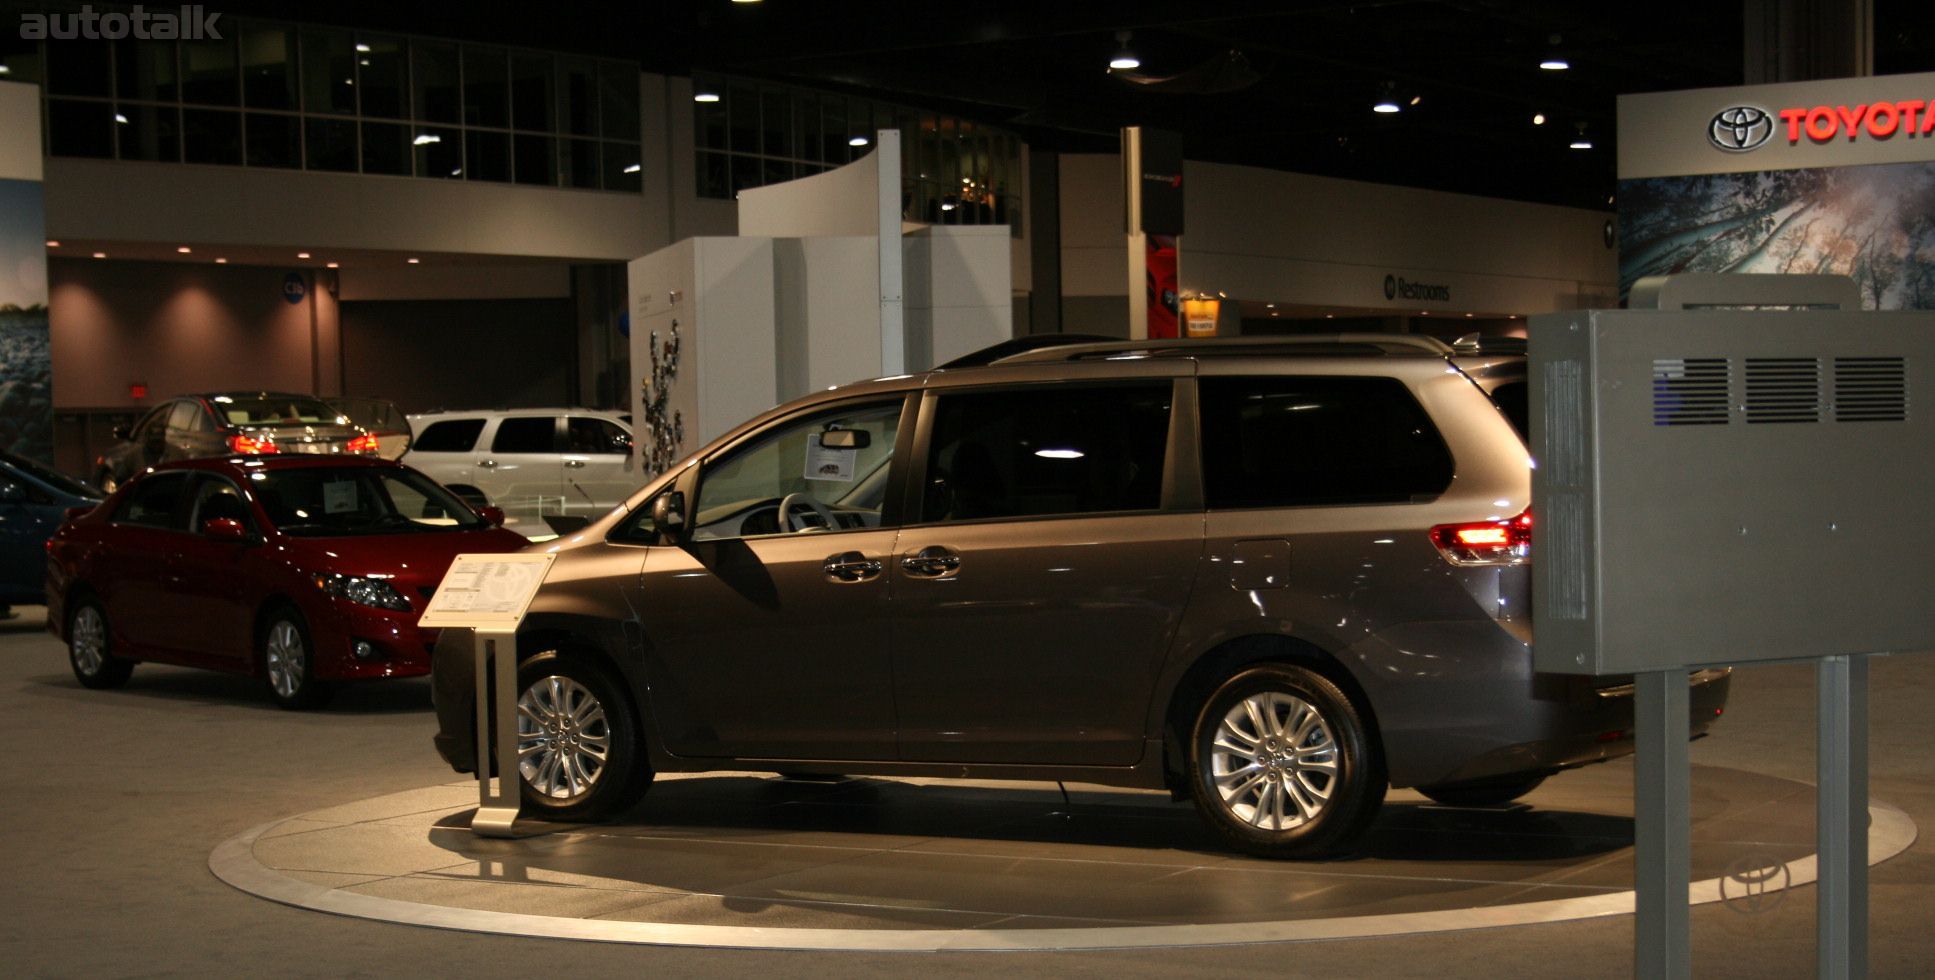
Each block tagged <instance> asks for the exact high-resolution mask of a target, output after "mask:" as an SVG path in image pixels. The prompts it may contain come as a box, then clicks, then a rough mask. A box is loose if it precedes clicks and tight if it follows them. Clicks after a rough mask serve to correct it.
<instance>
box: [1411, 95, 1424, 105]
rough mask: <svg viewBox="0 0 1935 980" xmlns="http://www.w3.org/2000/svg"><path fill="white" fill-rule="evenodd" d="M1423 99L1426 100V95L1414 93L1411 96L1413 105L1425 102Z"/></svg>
mask: <svg viewBox="0 0 1935 980" xmlns="http://www.w3.org/2000/svg"><path fill="white" fill-rule="evenodd" d="M1423 101H1424V96H1422V95H1414V96H1411V104H1412V105H1417V104H1418V103H1420V102H1423Z"/></svg>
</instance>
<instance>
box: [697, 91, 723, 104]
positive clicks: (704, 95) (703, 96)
mask: <svg viewBox="0 0 1935 980" xmlns="http://www.w3.org/2000/svg"><path fill="white" fill-rule="evenodd" d="M692 101H694V102H717V101H719V93H717V92H694V93H692Z"/></svg>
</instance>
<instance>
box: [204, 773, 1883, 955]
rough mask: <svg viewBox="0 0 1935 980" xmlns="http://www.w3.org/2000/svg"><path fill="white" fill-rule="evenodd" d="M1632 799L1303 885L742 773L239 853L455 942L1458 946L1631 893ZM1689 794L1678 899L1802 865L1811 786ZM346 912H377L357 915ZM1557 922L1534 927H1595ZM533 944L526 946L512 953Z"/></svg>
mask: <svg viewBox="0 0 1935 980" xmlns="http://www.w3.org/2000/svg"><path fill="white" fill-rule="evenodd" d="M1631 778H1632V777H1631V770H1630V768H1629V766H1628V765H1626V764H1623V763H1614V764H1611V765H1607V766H1601V767H1596V768H1594V769H1589V770H1586V771H1582V772H1578V773H1571V774H1568V775H1567V776H1566V777H1564V778H1562V779H1557V780H1553V781H1552V782H1550V783H1548V784H1547V785H1546V786H1545V787H1543V788H1541V789H1539V790H1537V791H1535V792H1534V793H1533V794H1531V796H1529V797H1527V799H1526V800H1525V801H1524V802H1522V803H1520V804H1515V805H1513V806H1510V807H1504V808H1496V809H1456V808H1448V807H1440V806H1435V805H1432V804H1430V803H1428V802H1426V801H1424V800H1423V799H1422V798H1420V797H1417V796H1415V795H1413V794H1409V793H1403V792H1398V793H1394V794H1393V795H1392V797H1391V799H1390V800H1389V801H1388V802H1387V804H1386V806H1385V809H1384V812H1383V813H1382V815H1381V816H1380V818H1379V819H1378V821H1377V823H1376V825H1375V826H1374V827H1373V829H1372V831H1371V833H1370V834H1369V835H1368V836H1367V837H1366V838H1365V839H1364V841H1363V843H1362V846H1361V847H1360V848H1359V849H1358V851H1357V853H1356V854H1354V855H1352V856H1349V857H1343V858H1338V859H1334V860H1329V861H1319V862H1273V861H1265V860H1258V859H1253V858H1248V857H1245V856H1242V855H1239V854H1235V853H1232V852H1230V851H1228V850H1227V849H1225V848H1223V847H1222V846H1220V845H1219V844H1218V843H1217V842H1216V840H1215V838H1214V837H1213V836H1212V835H1211V834H1210V833H1209V832H1208V831H1207V830H1206V829H1205V828H1204V827H1203V826H1202V825H1201V824H1200V823H1199V822H1198V820H1197V818H1196V815H1195V813H1194V811H1193V810H1192V809H1191V808H1190V807H1188V806H1187V805H1184V804H1177V803H1172V802H1170V801H1169V800H1168V799H1167V797H1166V796H1165V795H1162V794H1151V793H1137V792H1128V791H1121V790H1113V789H1107V788H1102V787H1084V786H1077V787H1072V788H1071V789H1070V791H1069V792H1070V795H1069V797H1068V798H1067V799H1066V800H1065V799H1064V797H1063V795H1062V793H1061V792H1060V791H1059V790H1058V789H1057V788H1056V787H1055V785H1054V784H1052V783H1047V784H1016V783H970V782H947V781H925V780H908V781H896V780H886V779H850V780H846V781H842V782H837V783H816V782H794V781H789V780H784V779H780V778H778V777H776V776H771V775H766V774H751V773H738V774H718V775H707V776H684V777H668V778H661V779H660V780H659V781H658V782H657V783H656V784H654V786H653V787H652V791H651V792H650V794H648V796H647V798H646V801H645V802H644V803H643V804H641V805H640V807H639V808H638V809H637V810H635V811H634V812H633V813H632V814H630V815H629V816H628V818H627V820H626V821H624V822H621V823H614V824H609V825H601V826H576V825H574V826H556V827H550V828H543V829H548V830H549V831H550V832H548V833H542V834H539V835H537V836H532V837H527V838H523V839H519V840H490V839H484V838H479V837H476V836H474V835H472V834H471V833H470V832H469V830H468V820H469V814H470V811H471V809H472V808H473V807H474V805H475V796H474V794H475V786H474V784H473V783H470V782H468V781H463V782H455V783H450V784H446V785H442V786H436V787H430V788H426V789H421V790H411V791H406V792H402V793H396V794H392V795H389V796H385V797H379V798H376V799H372V800H365V801H359V802H353V803H349V804H345V805H341V806H335V807H330V808H327V809H324V810H317V811H312V812H310V813H307V814H302V815H300V816H295V817H292V818H291V819H289V820H285V821H282V822H280V823H277V824H275V825H272V826H270V827H269V828H267V829H266V830H263V831H261V832H260V833H259V834H256V835H255V836H254V837H253V838H252V839H251V840H249V841H247V842H245V843H246V845H247V854H248V856H249V857H251V858H252V859H253V861H254V862H255V863H256V864H257V865H259V868H258V869H257V871H259V872H260V873H261V875H262V876H263V880H267V881H271V882H273V879H275V878H277V877H279V878H282V879H287V880H294V881H297V882H302V883H305V884H307V885H311V886H320V887H321V888H322V889H326V890H327V894H326V902H303V901H300V900H299V901H298V904H311V905H314V906H316V907H322V906H323V905H324V904H326V905H327V906H328V907H330V908H331V909H332V910H334V911H350V912H351V913H352V914H368V915H371V916H372V917H378V918H396V919H401V920H402V921H412V918H413V916H414V915H415V913H411V912H409V911H408V910H409V909H413V908H415V909H422V908H424V907H429V908H431V909H434V910H436V914H435V918H436V919H437V921H439V922H441V923H443V924H451V923H452V922H462V921H464V920H463V917H462V916H461V915H458V916H455V917H454V918H453V917H452V916H451V915H450V914H449V910H469V911H474V912H480V913H513V914H515V915H518V916H524V917H544V918H546V919H549V920H554V921H556V922H558V923H573V924H572V925H570V926H569V927H567V928H565V929H563V930H561V931H560V932H559V933H558V934H582V933H583V932H584V931H585V930H586V929H587V928H588V927H589V924H588V923H586V922H585V921H584V920H590V921H591V922H592V923H596V922H609V923H656V924H661V925H665V926H701V927H721V926H723V927H742V928H744V927H752V928H755V929H760V930H775V929H776V930H829V931H833V932H836V933H838V932H851V933H852V934H854V935H859V934H860V932H861V931H865V932H867V933H872V934H878V933H880V932H881V931H893V930H907V931H913V930H919V931H922V932H923V934H930V935H931V934H933V931H936V930H940V931H954V932H959V931H962V930H967V931H977V930H980V931H990V932H991V933H994V932H998V933H1015V932H1016V931H1026V930H1050V931H1053V934H1054V935H1056V936H1063V935H1068V934H1069V933H1068V932H1067V931H1068V930H1083V929H1098V930H1120V929H1124V928H1138V927H1140V928H1147V927H1169V928H1167V929H1166V932H1167V933H1170V934H1174V935H1176V936H1178V937H1179V939H1186V937H1187V935H1188V933H1187V932H1186V931H1178V930H1177V929H1175V928H1174V927H1189V926H1200V927H1211V928H1213V927H1228V926H1232V925H1239V924H1245V923H1274V924H1277V925H1279V926H1282V925H1283V924H1285V923H1297V922H1316V921H1323V922H1332V921H1334V920H1341V919H1354V918H1361V917H1371V916H1406V915H1411V916H1414V915H1417V914H1420V913H1428V914H1432V915H1436V916H1438V918H1437V919H1433V920H1432V921H1433V922H1435V923H1436V925H1435V926H1434V928H1456V927H1459V926H1458V925H1457V923H1458V922H1459V921H1462V920H1458V919H1457V918H1456V916H1459V915H1467V916H1471V919H1470V921H1469V922H1468V923H1467V924H1468V925H1476V924H1485V923H1487V922H1489V921H1493V918H1492V917H1491V913H1495V912H1497V911H1499V910H1500V909H1501V908H1503V907H1506V906H1518V905H1522V904H1524V903H1550V902H1553V901H1554V900H1561V899H1578V898H1609V897H1616V896H1620V895H1621V894H1622V893H1626V892H1628V891H1630V889H1631V888H1632V859H1631V841H1632V831H1633V822H1632V816H1631V813H1630V811H1629V810H1626V809H1622V808H1621V807H1622V806H1623V805H1624V804H1622V803H1621V802H1620V801H1621V798H1622V796H1625V795H1626V794H1627V793H1628V792H1629V789H1628V788H1629V787H1630V785H1631ZM1694 785H1695V787H1696V790H1695V798H1694V806H1693V821H1694V823H1693V840H1694V849H1693V869H1692V870H1693V877H1694V879H1695V880H1699V879H1707V878H1724V877H1725V876H1727V875H1729V874H1733V875H1746V874H1750V873H1752V872H1755V871H1757V870H1758V869H1763V868H1785V867H1787V866H1788V865H1790V864H1792V863H1794V862H1796V861H1801V860H1803V859H1805V858H1807V856H1808V855H1809V854H1810V853H1811V852H1812V850H1813V845H1812V835H1813V824H1812V818H1813V795H1812V790H1811V788H1810V787H1807V786H1805V785H1802V784H1799V783H1795V782H1790V781H1787V780H1783V779H1779V778H1775V777H1772V776H1764V775H1756V774H1753V773H1748V772H1743V771H1739V770H1733V769H1721V768H1712V767H1700V768H1698V769H1697V771H1696V774H1695V779H1694ZM533 826H541V825H533ZM1904 846H1905V845H1904ZM218 854H219V852H218ZM217 871H218V873H221V871H222V869H221V868H220V867H218V868H217ZM225 877H227V875H225ZM230 880H232V881H237V883H238V884H241V885H242V886H243V887H244V888H245V889H249V890H257V889H254V888H251V886H250V885H249V884H248V883H247V882H245V881H239V880H237V879H235V878H231V879H230ZM261 891H262V893H265V894H272V893H274V892H275V891H276V886H274V885H273V883H272V884H271V886H270V887H268V888H265V889H261ZM278 897H284V899H285V900H288V899H287V897H286V896H278ZM358 898H376V899H387V900H390V901H389V902H378V903H369V906H368V908H367V909H364V908H363V906H362V905H361V904H359V903H358V902H357V901H356V900H355V899H358ZM398 903H401V904H398ZM1572 904H1573V905H1577V906H1579V908H1578V909H1577V911H1576V913H1575V912H1573V911H1563V910H1562V911H1555V912H1554V913H1552V915H1553V917H1559V918H1563V917H1568V916H1572V915H1575V914H1576V915H1598V914H1606V909H1607V908H1609V906H1608V905H1606V904H1605V903H1604V902H1601V903H1599V904H1596V905H1595V904H1592V903H1572ZM1553 908H1554V909H1564V908H1565V907H1563V906H1553ZM399 910H403V911H399ZM1447 915H1449V916H1452V917H1453V918H1451V919H1445V918H1444V916H1447ZM418 921H422V920H421V919H419V920H418ZM1397 921H1405V920H1397ZM532 928H536V929H538V930H540V932H541V931H542V928H543V926H542V923H539V924H538V925H537V926H535V927H533V926H531V925H530V922H529V921H526V922H525V924H524V926H523V927H521V928H520V929H519V930H518V931H522V932H525V934H530V929H532ZM572 930H577V932H576V933H572V932H571V931H572ZM591 931H592V932H594V933H595V932H596V931H597V930H595V929H591ZM910 934H911V933H910ZM1020 934H1022V935H1025V932H1023V933H1020ZM1049 934H1050V933H1048V932H1043V933H1040V934H1039V935H1041V936H1047V935H1049ZM602 938H624V937H623V935H622V934H620V933H616V932H614V933H612V934H611V935H609V936H603V937H602ZM829 941H831V942H834V943H837V942H839V940H838V939H832V940H829ZM1019 944H1020V945H1024V946H1026V945H1030V944H1029V943H1028V941H1027V940H1025V939H1023V940H1020V941H1019ZM862 945H865V944H862Z"/></svg>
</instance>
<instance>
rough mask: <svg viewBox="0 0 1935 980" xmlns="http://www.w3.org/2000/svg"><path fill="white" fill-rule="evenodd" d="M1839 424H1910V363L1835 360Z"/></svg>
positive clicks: (1894, 359)
mask: <svg viewBox="0 0 1935 980" xmlns="http://www.w3.org/2000/svg"><path fill="white" fill-rule="evenodd" d="M1834 420H1835V421H1836V422H1906V421H1908V359H1907V358H1905V357H1837V358H1835V359H1834Z"/></svg>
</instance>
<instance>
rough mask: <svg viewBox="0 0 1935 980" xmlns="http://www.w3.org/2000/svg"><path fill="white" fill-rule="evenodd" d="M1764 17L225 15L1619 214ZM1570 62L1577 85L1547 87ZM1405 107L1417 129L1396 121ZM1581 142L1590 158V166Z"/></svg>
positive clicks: (881, 10) (1261, 10)
mask: <svg viewBox="0 0 1935 980" xmlns="http://www.w3.org/2000/svg"><path fill="white" fill-rule="evenodd" d="M1747 2H1767V0H1682V2H1677V3H1671V2H1658V0H1636V2H1626V3H1617V2H1601V3H1562V2H1537V0H1387V2H1355V3H1350V2H1309V0H1222V2H1192V0H1164V2H1154V0H1117V2H1110V3H1090V2H1075V0H1064V2H1056V0H1038V2H1031V3H1030V2H1008V0H986V2H981V3H974V2H953V3H934V2H925V0H762V2H756V3H734V2H731V0H690V2H661V3H642V4H600V3H588V2H577V0H557V2H550V3H544V4H529V3H516V4H513V3H502V2H482V3H478V2H468V3H461V4H459V3H452V2H432V3H421V4H396V3H382V4H379V3H365V2H347V3H335V4H327V5H322V4H316V3H313V2H312V3H307V4H298V3H260V4H240V5H224V6H225V7H226V8H227V9H235V10H236V12H237V13H243V14H245V15H246V14H248V13H260V14H262V15H269V16H277V17H289V18H292V19H300V20H310V21H321V22H331V23H343V24H351V25H355V26H361V27H375V28H390V29H396V30H405V31H411V32H415V33H425V34H437V35H445V36H455V37H460V38H464V39H470V40H485V41H499V42H503V43H514V44H522V45H529V46H532V47H542V48H551V49H557V50H565V51H578V52H583V53H587V54H600V55H607V56H614V57H623V58H630V59H636V60H638V61H639V62H640V63H641V65H643V67H644V68H645V69H646V70H648V71H657V72H665V73H669V74H686V73H689V72H692V71H695V70H699V71H716V72H725V73H733V74H741V75H747V76H754V77H759V78H767V79H772V80H781V81H788V82H795V83H799V84H804V85H811V86H817V87H823V88H830V89H835V90H842V91H848V92H852V93H862V94H866V95H869V96H871V97H875V98H881V99H887V100H891V101H898V102H904V103H908V104H912V105H918V106H924V107H931V108H936V109H945V110H949V111H953V112H956V113H958V114H960V115H963V116H967V117H970V118H975V119H979V120H981V121H984V122H988V123H993V124H996V125H1001V126H1005V127H1008V128H1011V129H1014V130H1017V131H1019V132H1021V133H1023V134H1024V135H1025V136H1026V137H1027V138H1028V140H1029V142H1030V143H1031V144H1032V145H1034V146H1036V147H1041V148H1048V149H1058V150H1066V151H1105V150H1110V149H1113V148H1114V147H1115V145H1116V131H1117V130H1118V128H1119V127H1121V126H1125V125H1145V126H1153V127H1158V128H1165V129H1173V130H1177V131H1179V132H1181V133H1182V134H1183V138H1184V151H1185V153H1186V154H1187V156H1188V157H1189V158H1191V159H1199V160H1215V161H1223V162H1229V163H1243V164H1251V165H1256V166H1264V167H1274V168H1278V169H1283V170H1293V171H1301V172H1306V173H1317V174H1328V175H1332V176H1339V177H1349V178H1355V179H1360V180H1369V181H1378V182H1383V183H1393V184H1402V185H1407V186H1414V187H1427V188H1434V189H1440V190H1450V191H1459V192H1465V193H1473V194H1483V195H1488V196H1493V197H1504V198H1512V199H1518V200H1527V201H1540V202H1547V203H1554V204H1567V205H1574V206H1579V207H1596V208H1604V207H1606V206H1607V204H1608V201H1609V198H1610V196H1611V195H1612V193H1613V189H1614V176H1613V174H1614V171H1613V161H1614V139H1613V137H1614V133H1613V121H1614V105H1615V99H1616V97H1617V96H1618V95H1619V94H1621V93H1633V92H1650V91H1666V90H1673V89H1683V88H1699V87H1707V86H1726V85H1737V84H1740V82H1741V80H1742V68H1741V65H1742V61H1743V58H1742V52H1743V47H1744V42H1743V28H1742V23H1743V19H1744V18H1743V3H1747ZM1772 2H1783V0H1772ZM1785 2H1790V3H1791V0H1785ZM1873 4H1874V19H1875V27H1876V50H1875V64H1876V71H1877V73H1878V74H1896V73H1902V72H1914V71H1930V70H1935V3H1932V2H1930V0H1873ZM1815 6H1817V7H1821V6H1830V4H1816V5H1815ZM1849 6H1852V4H1849ZM248 8H262V9H261V10H259V11H256V10H250V9H248ZM1121 31H1129V32H1131V33H1130V40H1129V46H1130V47H1131V48H1132V49H1133V50H1134V51H1135V53H1136V54H1137V55H1138V56H1139V57H1140V59H1141V61H1142V66H1141V68H1140V69H1138V70H1137V72H1136V73H1135V74H1136V75H1137V76H1139V81H1140V82H1149V81H1159V80H1162V79H1171V80H1170V81H1167V82H1159V83H1158V84H1141V83H1137V82H1132V81H1129V80H1126V79H1124V78H1122V77H1116V76H1115V75H1112V74H1111V73H1110V72H1109V70H1108V69H1107V63H1108V61H1109V58H1110V56H1111V55H1112V54H1114V53H1115V51H1116V50H1117V48H1118V47H1119V46H1120V45H1119V43H1118V41H1117V36H1118V33H1119V32H1121ZM1551 54H1557V55H1559V56H1561V57H1563V58H1564V59H1565V60H1566V61H1568V62H1569V63H1570V65H1571V67H1570V68H1569V69H1568V70H1565V71H1546V70H1541V69H1540V68H1539V67H1538V64H1539V61H1540V60H1541V59H1542V58H1545V57H1547V56H1548V55H1551ZM1177 89H1180V91H1178V90H1177ZM1387 93H1388V94H1389V95H1391V96H1394V97H1395V98H1396V99H1397V101H1398V102H1399V103H1400V104H1401V105H1403V106H1404V108H1403V111H1402V112H1399V113H1396V114H1389V115H1380V114H1377V113H1373V112H1372V111H1371V105H1372V103H1373V102H1375V101H1377V99H1378V98H1379V96H1381V95H1385V94H1387ZM1414 98H1415V99H1416V100H1417V101H1416V103H1415V104H1411V100H1412V99H1414ZM1539 113H1543V115H1544V117H1545V119H1546V122H1545V123H1544V125H1534V123H1533V118H1534V115H1535V114H1539ZM1581 126H1583V127H1584V133H1585V135H1586V136H1587V137H1588V138H1589V139H1590V141H1591V142H1592V144H1593V148H1592V149H1590V150H1576V149H1570V148H1568V144H1569V143H1571V142H1572V141H1573V139H1574V137H1575V136H1576V135H1577V134H1578V133H1579V132H1580V127H1581Z"/></svg>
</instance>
